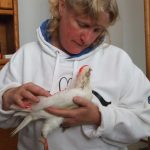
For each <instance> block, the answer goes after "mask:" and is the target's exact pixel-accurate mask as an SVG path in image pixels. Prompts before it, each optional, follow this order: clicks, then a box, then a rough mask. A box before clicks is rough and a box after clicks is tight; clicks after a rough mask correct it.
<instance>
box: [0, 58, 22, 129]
mask: <svg viewBox="0 0 150 150" xmlns="http://www.w3.org/2000/svg"><path fill="white" fill-rule="evenodd" d="M18 79H19V78H18V74H17V72H16V70H15V64H14V60H13V58H12V59H11V60H10V62H8V63H7V64H6V65H5V66H4V67H3V69H2V70H1V71H0V128H10V127H15V126H16V125H17V118H15V117H12V116H13V113H14V112H13V111H4V110H3V109H2V104H3V101H2V96H3V93H4V92H5V91H7V90H8V89H10V88H14V87H17V86H19V85H20V83H19V81H18Z"/></svg>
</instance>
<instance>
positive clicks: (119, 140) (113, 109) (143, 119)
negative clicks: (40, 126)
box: [82, 63, 150, 147]
mask: <svg viewBox="0 0 150 150" xmlns="http://www.w3.org/2000/svg"><path fill="white" fill-rule="evenodd" d="M126 65H128V63H127V64H126ZM127 79H128V80H125V84H126V86H124V87H123V88H122V89H121V93H120V97H119V99H118V100H117V99H116V101H115V100H112V101H111V102H112V103H111V104H109V105H108V106H103V105H102V104H101V103H100V102H99V101H98V99H97V98H96V97H94V98H93V102H94V103H95V104H96V105H97V106H98V107H99V111H100V112H101V117H102V118H101V119H102V120H101V125H100V126H99V127H98V128H96V127H94V126H92V125H84V126H82V129H83V131H84V134H85V135H86V136H87V137H89V138H99V137H101V138H102V139H103V140H104V141H105V142H107V143H109V144H112V145H117V146H120V147H123V146H125V145H128V144H131V143H135V142H137V141H138V140H140V139H142V138H145V137H148V136H150V83H149V81H148V79H147V78H146V76H145V75H144V74H143V72H142V71H141V70H140V69H139V68H138V67H136V66H135V65H134V64H130V69H129V70H128V77H127ZM120 88H121V87H120ZM103 98H104V99H107V97H105V96H104V97H103Z"/></svg>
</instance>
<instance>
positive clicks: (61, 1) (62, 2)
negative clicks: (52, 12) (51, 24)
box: [59, 0, 65, 16]
mask: <svg viewBox="0 0 150 150" xmlns="http://www.w3.org/2000/svg"><path fill="white" fill-rule="evenodd" d="M64 9H65V0H59V14H60V16H61V14H62V13H63V11H64Z"/></svg>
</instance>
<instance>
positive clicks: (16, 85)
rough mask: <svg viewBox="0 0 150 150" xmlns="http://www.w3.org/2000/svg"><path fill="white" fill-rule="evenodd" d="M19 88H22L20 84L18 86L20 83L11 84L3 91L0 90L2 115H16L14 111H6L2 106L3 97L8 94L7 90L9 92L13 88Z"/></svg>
mask: <svg viewBox="0 0 150 150" xmlns="http://www.w3.org/2000/svg"><path fill="white" fill-rule="evenodd" d="M18 86H20V84H18V83H11V84H8V85H6V86H5V87H4V88H3V89H1V90H0V114H6V115H9V114H13V113H14V110H8V111H5V110H3V109H2V106H3V100H2V96H3V94H4V92H6V91H7V90H9V89H11V88H15V87H18Z"/></svg>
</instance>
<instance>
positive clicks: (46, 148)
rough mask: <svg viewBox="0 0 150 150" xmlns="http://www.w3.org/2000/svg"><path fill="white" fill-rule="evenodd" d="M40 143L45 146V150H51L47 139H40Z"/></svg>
mask: <svg viewBox="0 0 150 150" xmlns="http://www.w3.org/2000/svg"><path fill="white" fill-rule="evenodd" d="M40 142H41V143H42V144H43V145H44V150H49V149H48V141H47V139H46V138H44V137H42V138H41V139H40Z"/></svg>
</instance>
